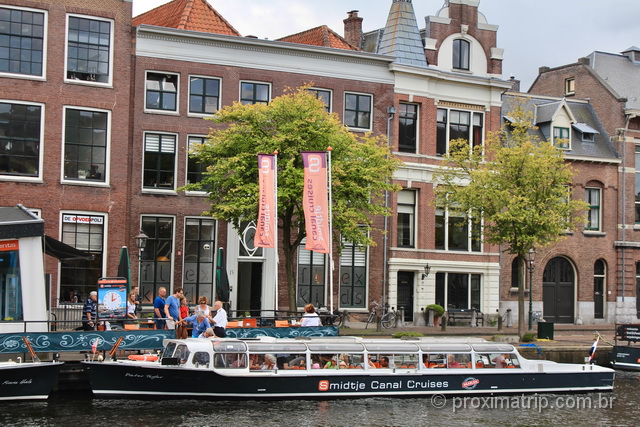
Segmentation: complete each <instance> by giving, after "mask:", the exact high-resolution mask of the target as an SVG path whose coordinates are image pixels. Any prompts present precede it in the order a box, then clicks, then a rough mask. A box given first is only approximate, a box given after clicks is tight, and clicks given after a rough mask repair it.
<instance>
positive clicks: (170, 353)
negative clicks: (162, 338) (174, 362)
mask: <svg viewBox="0 0 640 427" xmlns="http://www.w3.org/2000/svg"><path fill="white" fill-rule="evenodd" d="M175 349H176V343H174V342H170V343H169V344H167V346H166V347H165V348H164V351H163V352H162V357H163V358H164V357H171V356H173V352H174V351H175Z"/></svg>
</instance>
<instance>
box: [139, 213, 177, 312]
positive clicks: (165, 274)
mask: <svg viewBox="0 0 640 427" xmlns="http://www.w3.org/2000/svg"><path fill="white" fill-rule="evenodd" d="M142 231H143V232H144V234H146V235H147V236H149V239H148V240H147V246H146V247H145V248H144V251H143V252H142V259H141V261H140V281H139V283H140V295H141V296H142V302H143V303H145V304H151V303H153V300H154V299H155V297H156V295H157V293H158V288H160V287H165V288H166V289H167V293H168V294H170V293H171V257H172V256H173V218H171V217H154V216H143V217H142Z"/></svg>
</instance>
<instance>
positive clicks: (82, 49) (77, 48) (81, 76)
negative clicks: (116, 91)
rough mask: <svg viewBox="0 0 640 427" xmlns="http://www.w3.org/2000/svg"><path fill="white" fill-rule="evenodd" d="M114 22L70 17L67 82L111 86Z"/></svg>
mask: <svg viewBox="0 0 640 427" xmlns="http://www.w3.org/2000/svg"><path fill="white" fill-rule="evenodd" d="M111 24H112V23H111V21H105V20H98V19H94V18H85V17H80V16H69V33H68V35H67V79H70V80H84V81H90V82H97V83H109V82H110V79H111V64H110V63H111V44H112V41H111V27H112V25H111Z"/></svg>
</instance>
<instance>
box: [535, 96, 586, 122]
mask: <svg viewBox="0 0 640 427" xmlns="http://www.w3.org/2000/svg"><path fill="white" fill-rule="evenodd" d="M562 108H564V109H565V110H566V111H567V114H568V115H569V118H570V119H571V122H572V123H575V122H576V119H575V117H573V113H572V112H571V109H570V108H569V107H568V106H567V102H566V101H565V100H564V99H563V100H560V101H556V102H549V103H547V104H537V108H536V124H538V123H547V122H552V121H553V120H554V119H555V118H556V116H557V115H558V112H560V110H561V109H562Z"/></svg>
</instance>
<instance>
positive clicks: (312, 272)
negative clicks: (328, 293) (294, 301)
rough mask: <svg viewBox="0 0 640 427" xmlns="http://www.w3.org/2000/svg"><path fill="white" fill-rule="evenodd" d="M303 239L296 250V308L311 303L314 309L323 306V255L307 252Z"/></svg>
mask: <svg viewBox="0 0 640 427" xmlns="http://www.w3.org/2000/svg"><path fill="white" fill-rule="evenodd" d="M304 244H305V240H304V239H303V241H302V243H300V247H299V248H298V306H299V307H304V306H305V305H306V304H309V303H312V304H314V305H315V306H316V307H321V306H323V305H324V270H325V268H324V263H325V255H324V254H321V253H318V252H313V251H308V250H306V249H305V248H304Z"/></svg>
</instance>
